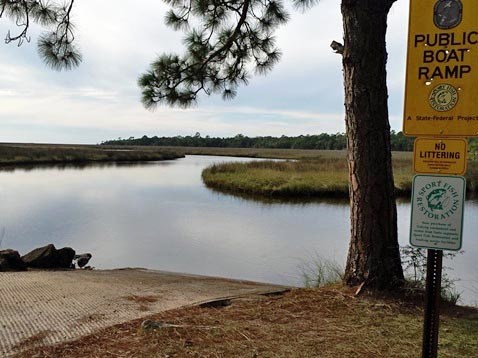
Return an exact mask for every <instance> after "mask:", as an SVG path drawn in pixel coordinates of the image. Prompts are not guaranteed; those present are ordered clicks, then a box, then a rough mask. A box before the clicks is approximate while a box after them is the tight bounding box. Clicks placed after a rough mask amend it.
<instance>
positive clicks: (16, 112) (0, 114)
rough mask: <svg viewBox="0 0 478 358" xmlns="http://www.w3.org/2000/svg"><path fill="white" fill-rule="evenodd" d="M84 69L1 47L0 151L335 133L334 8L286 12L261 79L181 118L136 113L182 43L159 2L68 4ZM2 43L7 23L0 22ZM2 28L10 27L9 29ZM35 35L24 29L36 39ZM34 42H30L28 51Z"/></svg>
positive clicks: (395, 81) (393, 34)
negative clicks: (159, 59)
mask: <svg viewBox="0 0 478 358" xmlns="http://www.w3.org/2000/svg"><path fill="white" fill-rule="evenodd" d="M75 6H76V8H75V14H74V18H75V20H76V25H77V39H78V44H79V46H80V48H81V49H82V53H83V57H84V62H83V63H82V65H81V66H80V68H78V69H76V70H74V71H72V72H60V73H58V72H54V71H51V70H49V69H47V68H46V67H45V65H44V64H42V63H41V61H40V59H39V58H38V55H37V54H36V47H35V45H34V44H33V43H32V44H25V45H23V46H22V47H21V48H17V47H16V46H12V45H9V46H7V45H1V46H2V49H1V51H0V63H1V64H2V65H3V66H1V67H0V141H25V140H27V141H42V142H48V141H51V142H67V141H71V142H91V143H96V142H99V141H101V140H105V139H109V138H111V137H113V136H123V137H127V136H130V135H134V136H139V135H143V134H148V135H155V134H158V135H176V134H191V133H194V132H196V131H198V132H201V133H202V134H204V135H205V134H211V135H234V134H236V133H244V134H248V135H281V134H286V135H298V134H308V133H318V132H343V131H344V123H343V85H342V71H341V59H340V57H339V56H337V55H336V54H334V53H333V52H332V50H331V49H330V47H329V44H330V42H331V41H332V40H337V41H340V40H341V38H342V23H341V15H340V1H338V0H322V1H321V2H320V3H319V4H318V5H317V6H316V7H315V8H314V9H312V10H310V11H309V12H307V13H306V14H300V13H297V12H295V11H292V19H291V21H290V23H289V24H287V25H285V26H284V27H282V28H281V29H280V30H279V31H278V33H277V40H278V45H279V47H280V48H281V49H282V51H283V53H284V56H283V58H282V61H281V62H280V63H279V64H278V65H277V66H276V68H275V69H274V70H273V71H272V72H271V73H270V74H269V75H268V76H266V77H255V78H253V79H252V80H251V83H250V85H249V86H248V87H244V88H241V89H240V90H239V94H238V97H237V98H236V99H235V100H234V101H232V102H223V101H222V100H221V99H219V98H218V97H214V98H206V97H204V96H203V97H201V99H200V102H199V106H196V107H194V108H191V109H188V110H179V109H170V108H164V107H161V108H159V109H158V110H157V111H156V112H154V113H152V112H149V111H146V110H145V109H144V108H142V106H141V104H140V101H139V98H140V93H139V92H140V91H139V89H138V87H137V85H136V82H137V78H138V76H139V75H140V74H141V73H142V72H144V71H145V70H146V69H147V66H148V64H149V63H150V62H151V61H153V60H154V59H155V57H156V56H157V55H158V54H160V53H163V52H179V53H181V52H182V51H183V47H182V44H181V37H182V34H181V33H177V32H174V31H172V30H171V29H169V28H167V27H166V26H165V25H164V24H163V17H164V14H165V12H166V10H167V6H166V5H165V4H164V3H163V2H162V1H159V0H143V1H141V2H138V1H133V0H124V1H121V2H118V1H113V0H103V1H99V2H98V1H93V0H82V1H79V2H76V3H75ZM407 7H408V5H407V4H406V3H405V2H398V3H397V4H396V5H394V7H393V8H392V12H391V17H390V21H389V35H388V41H389V45H388V48H389V54H390V56H389V65H388V74H389V89H390V101H391V106H390V108H391V115H392V118H391V123H392V128H394V129H396V130H400V127H401V121H398V120H397V118H400V115H401V100H402V97H403V94H402V91H403V78H404V61H405V58H404V56H405V52H404V51H405V38H406V26H407V16H406V14H407V11H408V8H407ZM0 21H2V22H0V34H2V33H6V31H7V28H8V26H7V23H5V22H3V19H2V20H0ZM8 25H9V26H10V27H11V26H12V25H11V23H9V24H8ZM38 32H39V29H38V28H32V33H31V35H32V36H33V37H35V36H36V35H37V34H38ZM32 42H34V41H32Z"/></svg>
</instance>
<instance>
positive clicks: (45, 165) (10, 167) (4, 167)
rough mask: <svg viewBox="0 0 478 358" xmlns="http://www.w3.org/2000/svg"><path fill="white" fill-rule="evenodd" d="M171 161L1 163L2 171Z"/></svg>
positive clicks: (132, 165)
mask: <svg viewBox="0 0 478 358" xmlns="http://www.w3.org/2000/svg"><path fill="white" fill-rule="evenodd" d="M170 164H172V162H171V161H168V160H166V161H161V162H158V161H144V162H137V161H136V162H128V161H120V162H77V163H72V162H70V163H40V164H20V165H19V164H0V172H11V173H14V172H16V171H24V172H29V171H32V170H34V171H37V170H51V169H56V170H83V169H87V168H116V167H140V166H145V165H170Z"/></svg>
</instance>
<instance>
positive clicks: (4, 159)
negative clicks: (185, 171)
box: [0, 143, 184, 167]
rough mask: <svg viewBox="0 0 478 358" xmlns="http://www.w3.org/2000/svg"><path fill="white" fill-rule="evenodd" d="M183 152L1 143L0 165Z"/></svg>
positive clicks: (126, 159)
mask: <svg viewBox="0 0 478 358" xmlns="http://www.w3.org/2000/svg"><path fill="white" fill-rule="evenodd" d="M182 157H184V154H182V153H178V152H175V151H172V150H169V149H163V148H151V149H147V150H146V149H141V148H132V149H131V150H129V149H128V150H124V149H117V148H114V147H104V146H94V145H52V144H3V143H2V144H0V166H10V167H11V166H27V165H39V164H41V165H46V164H67V163H72V164H82V163H107V162H140V161H160V160H171V159H177V158H182Z"/></svg>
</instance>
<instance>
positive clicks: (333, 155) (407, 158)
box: [202, 151, 478, 200]
mask: <svg viewBox="0 0 478 358" xmlns="http://www.w3.org/2000/svg"><path fill="white" fill-rule="evenodd" d="M392 157H393V159H392V164H393V172H394V183H395V193H396V195H397V197H405V196H409V195H410V194H411V190H412V179H413V170H412V167H413V161H412V156H411V153H397V152H394V153H392ZM465 177H466V180H467V192H468V195H469V196H472V197H476V195H477V194H478V162H477V161H471V160H470V161H469V162H468V170H467V173H466V175H465ZM202 179H203V182H204V183H205V184H206V186H208V187H209V188H211V189H214V190H217V191H219V192H224V193H228V194H235V195H238V196H242V197H246V198H247V197H250V198H254V197H256V198H258V199H268V198H269V199H270V198H276V199H277V198H285V199H289V198H296V199H300V198H302V199H306V200H307V199H313V198H324V197H327V198H347V197H348V196H349V186H348V166H347V161H346V158H345V154H343V152H342V151H335V152H334V151H322V152H321V151H316V153H315V157H313V156H311V157H309V158H305V159H304V158H303V159H300V160H296V161H281V162H279V161H275V162H274V161H253V162H252V161H251V162H245V163H227V162H226V163H221V164H215V165H212V166H210V167H208V168H206V169H205V170H204V171H203V173H202Z"/></svg>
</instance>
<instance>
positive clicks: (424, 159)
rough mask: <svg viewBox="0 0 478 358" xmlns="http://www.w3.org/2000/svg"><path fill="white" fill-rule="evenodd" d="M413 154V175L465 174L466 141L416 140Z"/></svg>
mask: <svg viewBox="0 0 478 358" xmlns="http://www.w3.org/2000/svg"><path fill="white" fill-rule="evenodd" d="M413 153H414V155H413V169H414V171H415V173H420V174H454V175H463V174H464V173H465V172H466V162H467V156H466V153H467V141H466V140H465V139H463V138H452V139H446V138H417V139H415V146H414V150H413Z"/></svg>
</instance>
